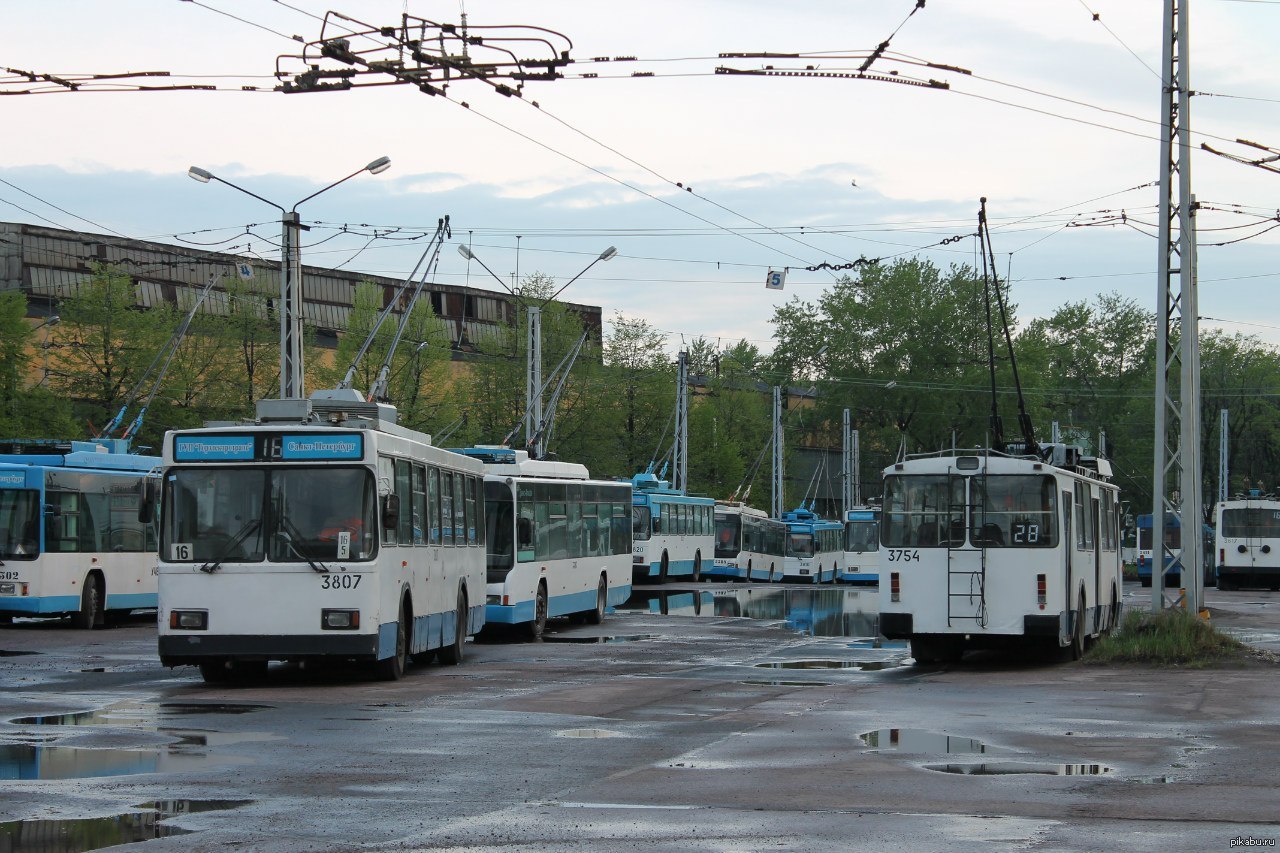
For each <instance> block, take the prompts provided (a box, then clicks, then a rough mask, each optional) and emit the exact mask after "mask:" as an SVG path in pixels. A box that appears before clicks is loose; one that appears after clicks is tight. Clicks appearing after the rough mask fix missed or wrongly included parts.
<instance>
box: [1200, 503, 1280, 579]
mask: <svg viewBox="0 0 1280 853" xmlns="http://www.w3.org/2000/svg"><path fill="white" fill-rule="evenodd" d="M1214 531H1215V532H1214V539H1215V540H1216V541H1215V542H1214V554H1215V555H1216V556H1217V561H1216V562H1215V563H1214V565H1215V567H1216V569H1217V576H1218V589H1237V588H1239V587H1242V586H1265V587H1270V588H1271V589H1273V590H1275V589H1280V500H1277V499H1276V496H1275V495H1264V494H1262V492H1261V490H1258V489H1251V490H1250V492H1249V494H1248V495H1237V496H1236V497H1235V498H1234V499H1232V500H1228V501H1221V502H1219V503H1218V505H1217V507H1215V508H1214Z"/></svg>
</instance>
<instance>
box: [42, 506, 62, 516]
mask: <svg viewBox="0 0 1280 853" xmlns="http://www.w3.org/2000/svg"><path fill="white" fill-rule="evenodd" d="M44 514H45V515H47V516H50V517H52V518H62V507H60V506H58V505H57V504H45V505H44Z"/></svg>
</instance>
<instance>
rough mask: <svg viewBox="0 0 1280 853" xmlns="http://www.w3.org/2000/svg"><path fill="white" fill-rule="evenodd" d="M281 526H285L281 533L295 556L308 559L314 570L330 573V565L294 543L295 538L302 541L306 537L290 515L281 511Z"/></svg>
mask: <svg viewBox="0 0 1280 853" xmlns="http://www.w3.org/2000/svg"><path fill="white" fill-rule="evenodd" d="M280 526H281V527H284V528H285V529H284V530H283V531H281V533H282V534H283V539H284V543H285V545H287V546H288V547H289V550H290V551H292V552H293V555H294V556H295V557H297V558H298V559H300V560H306V561H307V565H308V566H310V567H311V569H312V571H316V572H319V573H320V574H322V575H327V574H329V567H328V566H326V565H325V564H324V563H317V562H316V561H315V560H313V559H311V558H310V557H308V556H307V555H306V554H304V553H302V552H301V551H299V550H298V548H297V547H296V546H295V545H294V544H293V540H294V539H298V540H300V541H301V540H302V539H305V538H306V537H305V536H300V535H299V534H298V528H297V527H295V526H294V524H293V522H292V521H290V520H289V517H288V516H286V515H285V514H284V513H283V512H282V513H280Z"/></svg>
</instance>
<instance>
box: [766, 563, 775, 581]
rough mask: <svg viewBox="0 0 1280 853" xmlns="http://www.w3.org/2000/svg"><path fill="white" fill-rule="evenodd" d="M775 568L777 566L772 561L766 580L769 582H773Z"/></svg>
mask: <svg viewBox="0 0 1280 853" xmlns="http://www.w3.org/2000/svg"><path fill="white" fill-rule="evenodd" d="M776 569H777V567H776V566H775V565H774V564H773V563H770V564H769V581H768V582H769V583H773V582H774V580H775V578H776Z"/></svg>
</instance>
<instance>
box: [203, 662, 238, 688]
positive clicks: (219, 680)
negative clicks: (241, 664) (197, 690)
mask: <svg viewBox="0 0 1280 853" xmlns="http://www.w3.org/2000/svg"><path fill="white" fill-rule="evenodd" d="M200 677H201V678H203V679H204V683H205V684H226V683H227V682H228V681H230V680H231V668H230V667H229V666H228V663H227V661H225V660H223V659H222V658H214V659H213V660H209V661H205V662H204V663H202V664H200Z"/></svg>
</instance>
